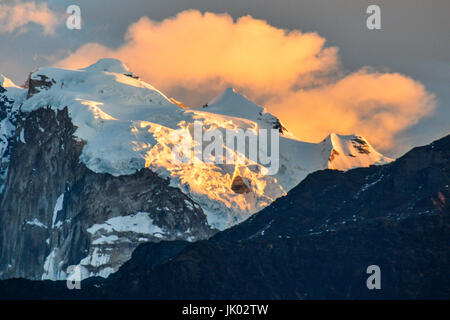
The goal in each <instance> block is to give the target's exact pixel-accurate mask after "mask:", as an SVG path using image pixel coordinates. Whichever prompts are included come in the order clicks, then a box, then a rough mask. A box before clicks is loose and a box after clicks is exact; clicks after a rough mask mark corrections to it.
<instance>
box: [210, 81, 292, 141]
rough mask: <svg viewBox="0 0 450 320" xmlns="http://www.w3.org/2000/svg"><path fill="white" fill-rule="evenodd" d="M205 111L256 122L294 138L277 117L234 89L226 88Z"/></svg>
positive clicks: (265, 127) (261, 126) (262, 126)
mask: <svg viewBox="0 0 450 320" xmlns="http://www.w3.org/2000/svg"><path fill="white" fill-rule="evenodd" d="M204 110H205V111H207V112H210V113H215V114H221V115H225V116H229V117H236V118H243V119H247V120H251V121H254V122H256V123H257V124H258V125H259V127H260V128H264V129H278V130H279V131H280V133H281V134H283V135H287V136H289V137H292V135H291V134H290V133H289V132H288V131H287V129H286V128H285V127H284V126H283V124H282V123H281V121H280V120H279V119H278V118H277V117H275V116H274V115H272V114H270V113H269V112H267V110H266V109H265V108H263V107H260V106H258V105H257V104H255V103H254V102H252V101H251V100H249V99H248V98H247V97H245V96H244V95H243V94H240V93H239V92H237V91H236V90H235V89H234V88H232V87H229V88H226V89H225V90H224V91H223V92H222V93H221V94H219V95H218V96H217V97H215V98H214V99H212V100H211V101H210V102H209V103H208V104H207V105H206V106H205V107H204Z"/></svg>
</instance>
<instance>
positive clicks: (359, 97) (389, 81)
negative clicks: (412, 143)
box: [268, 69, 435, 150]
mask: <svg viewBox="0 0 450 320" xmlns="http://www.w3.org/2000/svg"><path fill="white" fill-rule="evenodd" d="M268 105H269V109H270V110H272V111H274V112H275V113H277V114H278V115H279V116H280V117H281V118H282V119H283V120H284V122H285V124H286V126H287V127H288V128H292V129H291V130H292V131H293V133H294V134H295V135H297V136H299V137H302V138H303V139H305V140H307V141H312V142H318V141H320V139H321V138H322V137H324V136H326V135H327V134H328V133H330V132H336V133H340V134H351V133H357V134H361V135H363V136H365V137H367V138H368V140H369V141H370V142H371V143H372V144H373V145H375V146H377V148H380V149H381V150H387V149H390V148H392V147H393V143H394V141H393V140H394V138H395V134H396V133H397V132H400V131H402V130H404V129H406V128H408V127H409V126H411V125H413V124H416V123H417V122H418V121H419V120H420V119H421V118H422V117H424V116H426V115H428V114H430V113H431V112H432V111H433V108H434V105H435V101H434V96H433V95H431V94H429V93H427V91H426V90H425V88H424V87H423V85H422V84H420V83H419V82H416V81H414V80H412V79H411V78H408V77H405V76H403V75H401V74H398V73H378V72H371V71H369V70H367V69H363V70H360V71H358V72H355V73H352V74H350V75H348V76H346V77H344V78H342V79H340V80H338V81H337V82H335V83H332V84H329V85H325V86H322V87H318V88H314V89H309V90H298V91H293V92H290V93H289V94H287V95H285V96H283V97H282V98H281V99H277V100H276V101H271V102H269V103H268Z"/></svg>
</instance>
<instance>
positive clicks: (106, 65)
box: [81, 58, 130, 74]
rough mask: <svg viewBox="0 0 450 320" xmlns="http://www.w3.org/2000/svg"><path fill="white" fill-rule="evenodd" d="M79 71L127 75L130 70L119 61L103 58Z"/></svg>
mask: <svg viewBox="0 0 450 320" xmlns="http://www.w3.org/2000/svg"><path fill="white" fill-rule="evenodd" d="M81 70H85V71H102V72H113V73H122V74H129V73H130V70H129V69H128V67H127V66H126V65H125V64H124V63H123V62H122V61H120V60H118V59H114V58H103V59H100V60H98V61H97V62H96V63H94V64H91V65H90V66H89V67H87V68H83V69H81Z"/></svg>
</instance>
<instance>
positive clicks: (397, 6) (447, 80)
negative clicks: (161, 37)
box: [0, 0, 450, 156]
mask: <svg viewBox="0 0 450 320" xmlns="http://www.w3.org/2000/svg"><path fill="white" fill-rule="evenodd" d="M19 2H29V1H28V0H23V1H18V0H11V1H9V0H0V5H11V6H12V5H15V4H17V3H19ZM34 2H35V3H36V5H37V8H41V9H42V7H39V4H47V5H48V9H49V10H50V11H51V12H53V13H55V14H56V21H53V22H52V23H53V24H54V28H53V30H54V31H52V32H46V30H45V28H44V27H43V26H42V25H40V24H39V22H38V23H33V22H30V23H28V24H25V25H23V26H17V28H16V29H14V30H12V31H5V29H4V30H3V31H0V44H1V45H0V57H1V59H0V73H2V74H4V75H6V76H7V77H9V78H11V79H13V80H14V81H15V82H16V83H18V84H22V83H24V81H25V79H26V76H27V74H28V73H29V72H30V71H31V70H33V69H35V68H37V67H41V66H46V65H52V64H54V63H57V62H58V61H60V60H62V59H64V58H66V57H67V56H68V55H69V54H71V53H72V52H75V51H76V50H77V49H78V48H79V47H81V46H82V45H83V44H85V43H88V42H96V43H100V44H102V45H105V46H107V47H109V48H117V47H120V46H121V45H123V44H124V36H125V34H126V32H127V30H128V28H129V26H130V25H131V24H133V23H135V22H136V21H138V20H139V19H140V18H141V17H143V16H147V17H149V18H150V19H151V20H156V21H162V20H164V19H166V18H168V17H173V16H175V15H176V14H177V13H179V12H182V11H184V10H186V9H197V10H200V11H201V12H205V11H209V12H213V13H228V14H229V15H231V16H232V17H233V18H234V19H237V18H239V17H241V16H245V15H251V16H252V17H253V18H255V19H261V20H265V21H267V23H268V24H270V25H271V26H274V27H276V28H281V29H288V30H294V29H296V30H300V31H302V32H317V33H318V34H319V35H320V36H321V37H323V38H325V39H326V40H327V46H331V47H338V48H339V58H340V60H341V62H342V65H343V69H344V70H345V71H346V72H353V71H356V70H358V69H360V68H361V67H363V66H371V67H373V68H376V69H377V70H380V71H383V72H399V73H401V74H402V75H405V76H408V77H411V78H412V79H414V80H416V81H418V82H420V83H422V84H423V85H424V86H425V88H426V90H427V91H428V92H429V93H432V94H435V95H436V100H437V106H436V109H435V111H434V113H433V114H431V115H429V116H428V117H424V118H422V119H421V120H420V121H419V123H418V124H415V125H413V126H411V127H410V128H408V129H405V130H402V131H401V132H398V133H397V147H396V148H394V149H392V150H388V151H387V152H388V153H390V154H391V155H394V156H398V155H399V154H401V153H402V152H404V151H406V149H407V148H409V147H410V146H411V145H420V144H425V143H428V142H430V141H431V140H433V139H435V138H438V137H441V136H443V135H445V134H448V133H449V131H450V130H449V129H450V125H449V124H450V1H448V0H430V1H424V0H408V1H405V0H389V1H387V0H386V1H377V0H370V1H369V0H365V1H364V0H276V1H275V0H271V1H268V0H146V1H138V0H127V1H123V0H80V1H75V0H69V1H66V0H48V1H34ZM71 4H77V5H79V6H80V8H81V10H82V18H83V28H82V29H81V30H68V29H67V28H66V27H65V19H66V16H65V15H64V12H65V10H66V7H67V6H68V5H71ZM369 4H378V5H380V7H381V24H382V30H377V31H373V30H368V29H367V28H366V26H365V24H366V18H367V15H366V13H365V11H366V8H367V6H368V5H369ZM2 19H3V20H5V19H7V17H4V16H2V14H1V13H0V27H1V26H3V28H5V27H4V23H5V22H3V24H2ZM47 31H48V30H47ZM193 41H195V39H193ZM274 54H276V53H274ZM146 80H147V79H146ZM175 98H177V97H175ZM399 143H400V144H401V145H398V144H399Z"/></svg>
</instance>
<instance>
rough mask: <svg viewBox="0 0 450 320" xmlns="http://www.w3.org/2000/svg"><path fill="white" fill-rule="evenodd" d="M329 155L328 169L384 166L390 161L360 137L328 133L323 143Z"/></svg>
mask: <svg viewBox="0 0 450 320" xmlns="http://www.w3.org/2000/svg"><path fill="white" fill-rule="evenodd" d="M322 144H324V145H325V148H326V150H327V152H329V153H330V158H329V160H328V167H329V168H330V169H340V168H348V169H350V168H355V167H367V166H369V165H371V164H385V163H388V162H391V161H392V159H390V158H388V157H385V156H383V155H382V154H380V153H379V152H378V151H376V150H375V149H374V148H373V147H372V146H371V145H370V143H369V142H368V141H367V140H366V139H365V138H364V137H363V136H360V135H355V134H351V135H340V134H337V133H330V134H329V135H328V136H327V137H326V138H325V139H324V140H323V141H322Z"/></svg>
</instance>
